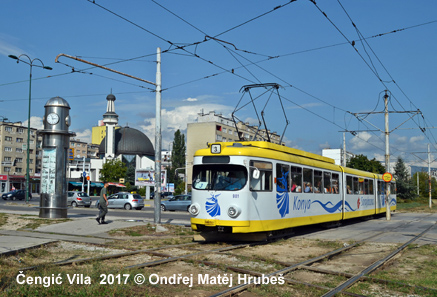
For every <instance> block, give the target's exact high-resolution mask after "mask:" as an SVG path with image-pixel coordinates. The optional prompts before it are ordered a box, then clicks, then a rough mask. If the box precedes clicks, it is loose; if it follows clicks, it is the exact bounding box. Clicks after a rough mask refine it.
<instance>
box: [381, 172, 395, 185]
mask: <svg viewBox="0 0 437 297" xmlns="http://www.w3.org/2000/svg"><path fill="white" fill-rule="evenodd" d="M382 179H383V180H384V181H385V182H386V183H389V182H391V180H392V179H393V175H391V173H390V172H386V173H384V174H383V175H382Z"/></svg>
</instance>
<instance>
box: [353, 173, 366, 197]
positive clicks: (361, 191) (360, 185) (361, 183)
mask: <svg viewBox="0 0 437 297" xmlns="http://www.w3.org/2000/svg"><path fill="white" fill-rule="evenodd" d="M355 194H360V195H362V194H364V178H362V177H360V178H358V191H356V192H355Z"/></svg>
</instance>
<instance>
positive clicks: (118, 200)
mask: <svg viewBox="0 0 437 297" xmlns="http://www.w3.org/2000/svg"><path fill="white" fill-rule="evenodd" d="M96 207H99V201H97V202H96ZM143 207H144V199H143V198H142V197H141V196H140V195H138V194H132V193H128V192H119V193H117V194H112V195H110V196H109V197H108V208H124V209H127V210H130V209H132V208H135V209H137V210H141V209H143Z"/></svg>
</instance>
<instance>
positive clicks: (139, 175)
mask: <svg viewBox="0 0 437 297" xmlns="http://www.w3.org/2000/svg"><path fill="white" fill-rule="evenodd" d="M135 185H136V186H154V185H155V170H143V169H138V170H136V171H135ZM161 186H162V187H166V186H167V171H166V170H163V171H161Z"/></svg>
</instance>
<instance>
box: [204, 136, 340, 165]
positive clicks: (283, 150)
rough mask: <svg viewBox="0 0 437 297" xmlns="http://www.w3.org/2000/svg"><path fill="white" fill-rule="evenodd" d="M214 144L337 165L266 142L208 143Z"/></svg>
mask: <svg viewBox="0 0 437 297" xmlns="http://www.w3.org/2000/svg"><path fill="white" fill-rule="evenodd" d="M212 144H220V145H221V146H222V147H232V148H251V147H254V148H260V149H267V150H272V151H277V152H281V153H285V154H290V155H295V156H299V157H304V158H308V159H313V160H317V161H321V162H325V163H329V164H335V161H334V160H333V159H331V158H328V157H323V156H320V155H317V154H313V153H309V152H305V151H302V150H299V149H295V148H291V147H286V146H283V145H279V144H275V143H271V142H266V141H242V142H215V143H208V147H211V145H212ZM200 151H201V150H199V151H197V152H196V154H195V155H201V154H202V153H204V152H200Z"/></svg>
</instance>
